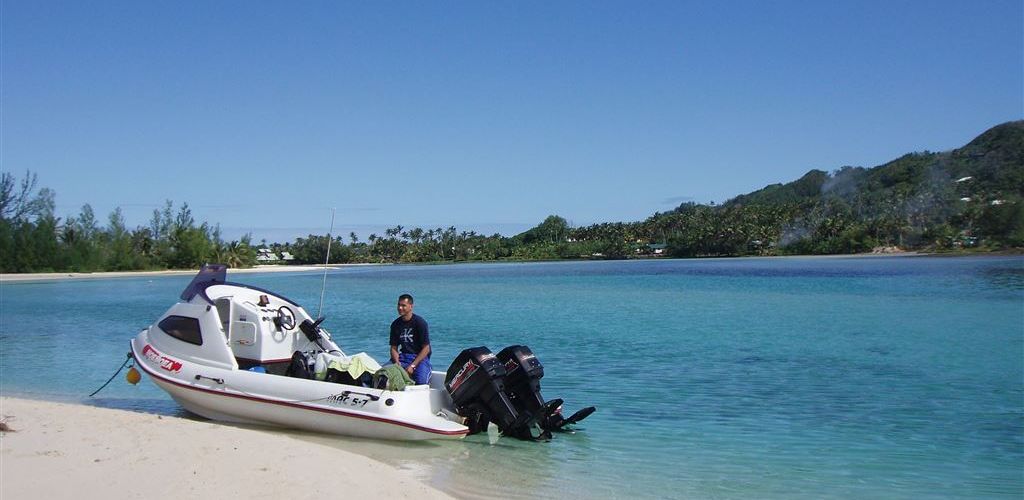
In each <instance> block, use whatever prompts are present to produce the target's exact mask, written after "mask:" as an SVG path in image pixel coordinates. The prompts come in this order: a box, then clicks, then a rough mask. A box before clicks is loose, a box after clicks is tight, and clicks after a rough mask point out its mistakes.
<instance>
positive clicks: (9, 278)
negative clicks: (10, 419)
mask: <svg viewBox="0 0 1024 500" xmlns="http://www.w3.org/2000/svg"><path fill="white" fill-rule="evenodd" d="M1017 255H1024V251H999V252H985V253H978V252H918V251H904V252H865V253H844V254H828V255H745V256H741V257H726V256H721V257H719V256H709V257H685V258H676V257H645V258H631V259H557V260H493V261H491V260H489V261H458V262H454V261H452V262H449V261H443V262H408V263H390V262H388V263H373V262H369V263H350V264H330V265H328V266H327V268H328V269H343V268H346V267H365V266H394V265H410V266H435V265H445V264H524V263H535V262H632V261H647V260H706V259H707V260H716V259H795V258H806V259H849V258H878V257H991V256H1017ZM323 270H324V266H323V265H309V266H292V265H283V264H266V265H258V266H255V267H249V268H231V269H230V270H229V271H230V273H231V274H264V273H283V272H314V271H321V272H322V271H323ZM198 271H199V270H198V269H171V270H163V271H98V272H52V273H0V284H17V283H46V282H54V281H73V280H90V279H109V278H144V277H147V276H151V277H162V276H194V275H195V274H196V273H197V272H198Z"/></svg>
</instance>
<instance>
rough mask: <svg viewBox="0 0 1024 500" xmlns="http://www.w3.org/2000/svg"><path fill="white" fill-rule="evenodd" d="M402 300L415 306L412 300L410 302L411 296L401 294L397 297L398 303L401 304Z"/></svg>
mask: <svg viewBox="0 0 1024 500" xmlns="http://www.w3.org/2000/svg"><path fill="white" fill-rule="evenodd" d="M403 300H408V301H409V303H410V304H415V302H413V300H412V295H409V294H407V293H403V294H402V295H399V296H398V301H399V302H401V301H403Z"/></svg>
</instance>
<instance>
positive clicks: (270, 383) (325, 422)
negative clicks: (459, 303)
mask: <svg viewBox="0 0 1024 500" xmlns="http://www.w3.org/2000/svg"><path fill="white" fill-rule="evenodd" d="M131 347H132V354H133V356H134V357H135V359H136V361H137V364H138V365H139V366H140V367H141V368H142V369H143V371H144V372H146V374H148V375H149V376H150V378H151V379H152V380H153V382H154V383H156V385H157V386H158V387H160V388H161V389H163V390H164V391H166V392H167V393H168V394H169V395H170V396H171V397H172V398H173V399H174V400H175V401H177V402H178V404H180V405H181V406H182V407H183V408H184V409H186V410H188V411H190V412H192V413H195V414H197V415H200V416H202V417H206V418H209V419H212V420H219V421H225V422H236V423H247V424H259V425H274V426H280V427H286V428H295V429H303V430H308V431H313V432H319V433H328V434H338V435H346V436H355V437H364V438H371V439H388V440H403V441H408V440H427V439H460V438H463V437H465V436H466V434H468V432H469V429H468V428H466V427H465V426H463V425H461V424H459V423H456V422H453V421H451V420H449V419H447V418H444V417H443V416H438V415H439V414H441V415H443V414H444V412H443V411H442V410H443V409H447V408H446V406H449V405H450V399H449V398H447V397H446V396H447V393H442V391H439V390H438V389H436V388H432V387H428V386H413V387H410V388H409V389H410V390H407V391H382V390H377V389H371V388H365V387H357V386H349V385H343V384H332V383H328V382H320V381H315V380H304V379H294V378H290V377H283V376H277V375H270V374H265V373H254V372H249V371H245V370H238V369H234V370H228V369H220V368H212V367H207V366H196V365H195V364H193V363H188V362H187V361H182V360H178V359H176V358H175V357H173V356H170V355H166V354H164V353H162V352H159V351H157V350H156V349H155V348H154V347H152V346H151V345H150V344H149V343H147V339H146V332H145V331H143V332H142V333H140V334H139V335H138V336H137V337H136V338H135V339H134V340H133V341H132V343H131ZM439 373H440V372H439Z"/></svg>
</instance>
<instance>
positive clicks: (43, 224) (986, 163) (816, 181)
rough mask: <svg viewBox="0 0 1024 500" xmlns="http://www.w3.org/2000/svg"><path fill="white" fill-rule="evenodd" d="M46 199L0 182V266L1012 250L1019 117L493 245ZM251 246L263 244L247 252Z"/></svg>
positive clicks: (414, 230)
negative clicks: (861, 162)
mask: <svg viewBox="0 0 1024 500" xmlns="http://www.w3.org/2000/svg"><path fill="white" fill-rule="evenodd" d="M55 198H56V193H54V192H53V190H50V189H47V188H37V183H36V175H35V174H32V173H31V172H27V173H26V175H25V177H24V178H23V179H22V180H21V181H20V183H19V182H17V181H16V179H15V177H14V176H13V175H12V174H11V173H9V172H3V173H2V175H0V272H31V271H108V270H132V269H168V268H179V269H181V268H186V269H187V268H193V269H194V268H196V267H198V266H199V265H200V264H202V263H204V262H223V263H228V264H229V265H231V266H232V267H248V266H252V265H254V264H256V263H257V262H258V261H257V254H258V251H257V250H259V253H261V254H264V255H266V254H268V253H269V254H270V255H282V256H283V255H286V254H285V253H284V252H287V254H288V255H291V256H294V259H292V260H291V261H290V262H292V263H296V264H300V263H307V264H308V263H323V262H324V260H325V258H326V257H327V255H326V254H327V248H328V246H329V243H333V246H331V249H332V250H331V253H330V261H331V262H332V263H345V262H442V261H449V262H451V261H488V260H538V259H579V258H588V259H594V258H598V259H602V258H603V259H621V258H632V257H647V256H658V255H671V256H676V257H701V256H741V255H785V254H836V253H858V252H869V251H872V250H873V249H876V248H878V247H885V248H889V249H892V248H900V249H904V250H926V251H942V250H946V249H954V248H975V249H979V250H1000V249H1007V248H1022V247H1024V121H1014V122H1009V123H1004V124H1002V125H998V126H996V127H993V128H991V129H989V130H987V131H986V132H984V133H983V134H981V135H979V136H978V137H977V138H975V139H974V140H973V141H971V142H969V143H968V144H966V145H965V146H963V147H961V148H958V149H954V150H952V151H947V152H942V153H934V152H928V151H925V152H919V153H909V154H906V155H903V156H901V157H900V158H897V159H895V160H893V161H891V162H888V163H886V164H883V165H879V166H877V167H873V168H863V167H842V168H840V169H838V170H835V171H833V172H831V173H830V172H825V171H822V170H811V171H809V172H807V174H805V175H804V176H802V177H800V178H799V179H797V180H795V181H793V182H789V183H786V184H773V185H770V186H766V187H764V188H763V189H759V190H757V191H754V192H751V193H747V194H744V195H739V196H736V197H735V198H732V199H730V200H728V201H726V202H725V203H723V204H721V205H715V204H713V203H712V204H706V205H705V204H696V203H684V204H682V205H680V206H678V207H676V208H675V209H673V210H670V211H668V212H662V213H655V214H654V215H652V216H650V217H648V218H647V219H646V220H643V221H638V222H605V223H600V224H592V225H589V226H582V227H573V226H572V225H570V224H569V223H568V222H567V221H566V220H565V219H564V218H562V217H559V216H557V215H551V216H549V217H547V218H546V219H545V220H544V221H543V222H542V223H540V224H539V225H537V226H536V227H534V228H531V229H529V230H527V231H524V232H523V233H520V234H518V235H515V236H511V237H505V236H502V235H499V234H494V235H490V236H487V235H482V234H477V233H476V232H474V231H458V230H457V229H456V228H455V227H454V226H450V227H448V228H441V227H438V228H427V229H422V228H418V227H410V228H406V227H403V226H401V225H398V226H395V227H392V228H388V229H387V230H385V231H384V234H383V235H380V236H378V235H377V234H371V235H369V237H368V238H366V241H360V240H359V237H358V235H356V234H355V233H350V234H349V235H348V237H349V241H348V242H347V244H346V243H345V242H344V241H342V237H341V236H336V235H331V236H330V237H329V236H328V235H313V234H311V235H309V236H308V237H306V238H297V239H296V240H295V241H294V242H290V243H267V242H265V241H264V242H262V243H260V244H259V245H254V244H253V242H252V239H251V237H250V236H249V235H246V236H245V237H242V238H240V239H239V240H236V241H225V240H223V239H222V238H221V234H220V230H219V227H218V226H217V225H216V224H208V223H206V222H201V223H199V222H197V221H196V220H195V219H194V218H193V217H192V212H191V210H190V209H189V207H188V204H187V203H183V204H182V205H181V206H180V207H179V208H178V210H177V211H176V212H175V211H174V206H173V204H172V202H171V201H170V200H167V201H166V203H165V204H164V205H163V206H162V207H161V208H159V209H154V210H153V216H152V218H151V220H150V221H149V224H148V225H146V226H138V227H136V228H134V229H130V228H128V227H127V225H126V224H125V220H124V216H123V214H122V212H121V209H120V208H117V209H115V210H114V211H113V212H111V213H110V214H109V216H108V217H107V224H106V225H105V226H104V225H103V224H102V223H101V220H100V219H99V217H97V215H96V214H95V213H94V212H93V209H92V207H91V206H89V205H88V204H86V205H84V206H83V207H82V210H81V212H80V213H79V214H78V215H77V216H67V217H64V218H60V217H57V215H56V214H55V213H54V211H55V210H54V209H55ZM257 247H263V248H259V249H258V248H257Z"/></svg>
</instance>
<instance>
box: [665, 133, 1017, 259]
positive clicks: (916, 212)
mask: <svg viewBox="0 0 1024 500" xmlns="http://www.w3.org/2000/svg"><path fill="white" fill-rule="evenodd" d="M1022 201H1024V121H1014V122H1008V123H1004V124H1001V125H998V126H995V127H993V128H991V129H989V130H987V131H985V132H984V133H982V134H981V135H979V136H978V137H977V138H975V139H974V140H972V141H971V142H970V143H968V144H967V145H965V146H963V147H961V148H958V149H954V150H952V151H948V152H942V153H935V152H928V151H925V152H919V153H909V154H906V155H903V156H902V157H900V158H897V159H895V160H893V161H890V162H888V163H885V164H883V165H879V166H877V167H874V168H863V167H842V168H840V169H838V170H836V171H834V172H832V173H828V172H824V171H821V170H811V171H809V172H807V174H805V175H804V176H802V177H801V178H800V179H797V180H795V181H793V182H789V183H786V184H773V185H770V186H766V187H765V188H763V189H759V190H757V191H754V192H751V193H748V194H744V195H740V196H737V197H735V198H732V199H730V200H728V201H726V202H725V203H723V204H722V205H721V206H718V207H707V208H708V209H709V210H711V211H712V212H713V213H715V214H717V216H718V217H719V218H723V219H727V220H735V219H737V218H743V216H744V215H745V216H749V217H752V216H756V218H759V219H761V220H762V221H763V223H764V224H767V225H768V226H769V227H761V228H760V232H759V233H758V234H753V235H750V237H749V238H747V241H748V243H751V245H748V246H753V247H756V248H748V249H746V250H744V249H742V248H739V245H738V244H739V243H741V242H740V241H737V240H734V241H733V242H732V243H731V244H730V243H725V244H724V245H723V246H720V247H719V248H715V249H708V248H705V249H703V250H710V251H709V252H707V253H710V254H743V253H749V252H754V251H756V252H760V253H840V252H844V253H845V252H863V251H868V250H871V249H872V248H873V247H876V246H880V245H896V246H900V247H903V248H906V249H922V248H930V249H937V248H949V247H953V246H963V245H967V246H974V245H982V244H984V245H988V246H990V247H995V248H999V247H1007V246H1017V247H1019V246H1022V245H1024V203H1022ZM700 207H701V206H700V205H694V204H684V205H681V206H680V207H678V208H676V209H675V210H673V211H671V212H669V213H667V214H655V215H654V216H653V217H652V219H654V220H657V219H659V218H665V217H672V216H673V215H678V214H687V213H693V212H694V211H695V210H698V209H699V208H700ZM765 219H767V220H765ZM737 224H738V225H740V226H742V224H740V223H739V221H737V223H736V224H731V225H732V226H736V225H737ZM726 225H730V224H728V223H727V224H726ZM772 225H774V229H775V230H777V231H773V227H771V226H772ZM679 229H681V228H676V230H677V231H678V230H679ZM677 231H676V232H677ZM707 236H712V238H721V237H719V236H718V235H707ZM740 239H742V238H740ZM755 241H758V243H756V244H755V243H753V242H755ZM677 243H678V238H677ZM681 246H682V247H686V245H679V244H676V245H673V251H674V253H676V254H679V255H694V254H701V249H694V248H680V247H681ZM766 247H767V248H766ZM694 250H696V251H694Z"/></svg>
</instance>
